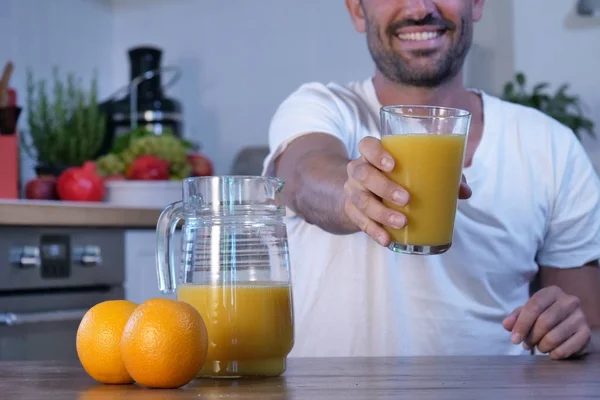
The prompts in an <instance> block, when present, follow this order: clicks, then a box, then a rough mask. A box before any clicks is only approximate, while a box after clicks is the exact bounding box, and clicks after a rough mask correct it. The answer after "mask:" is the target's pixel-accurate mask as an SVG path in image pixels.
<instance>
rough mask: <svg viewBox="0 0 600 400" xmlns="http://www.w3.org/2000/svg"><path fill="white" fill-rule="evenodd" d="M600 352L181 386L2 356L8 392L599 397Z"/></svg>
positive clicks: (297, 371) (336, 369)
mask: <svg viewBox="0 0 600 400" xmlns="http://www.w3.org/2000/svg"><path fill="white" fill-rule="evenodd" d="M599 377H600V357H599V356H593V357H587V358H585V359H582V360H576V361H552V360H550V359H549V358H547V357H543V356H518V357H517V356H513V357H510V356H508V357H423V358H333V359H309V358H304V359H292V360H290V361H289V366H288V370H287V372H286V373H285V374H284V375H283V376H282V377H279V378H270V379H255V380H203V379H202V380H201V379H197V380H194V381H192V382H191V383H190V384H189V385H187V386H185V387H183V388H180V389H176V390H157V389H143V388H140V387H138V386H137V385H120V386H112V385H111V386H109V385H101V384H97V383H95V382H94V381H93V380H92V379H91V378H89V377H88V376H87V375H86V374H85V372H84V371H83V369H82V368H81V366H80V365H79V364H78V363H76V362H75V363H64V362H0V397H1V398H2V399H7V400H8V399H42V398H43V399H46V400H54V399H60V400H65V399H192V398H194V399H196V398H202V399H224V398H243V399H343V400H353V399H361V400H362V399H375V398H377V399H381V398H385V399H402V398H406V399H441V398H443V399H461V400H462V399H484V400H492V399H502V400H507V399H515V400H517V399H518V400H521V399H569V400H576V399H583V398H585V399H600V379H599Z"/></svg>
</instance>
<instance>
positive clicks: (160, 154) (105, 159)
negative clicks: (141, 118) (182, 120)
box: [97, 128, 192, 180]
mask: <svg viewBox="0 0 600 400" xmlns="http://www.w3.org/2000/svg"><path fill="white" fill-rule="evenodd" d="M189 149H190V145H189V144H188V143H187V142H186V141H185V140H182V139H180V138H178V137H176V136H174V135H173V134H171V133H169V132H163V133H162V134H161V135H154V134H153V133H151V132H148V131H147V130H145V129H143V128H137V129H136V130H134V131H132V132H130V133H129V134H127V135H124V136H121V137H119V138H118V139H117V141H116V142H115V145H114V146H113V149H112V150H111V152H110V153H109V154H106V155H104V156H102V157H100V158H98V160H97V165H98V172H99V173H100V174H101V175H102V176H109V175H114V174H126V172H127V170H128V169H129V168H130V166H131V164H132V163H134V162H135V161H136V160H137V159H138V158H139V157H141V156H154V157H157V158H159V159H161V160H163V161H165V162H167V165H168V173H169V176H168V177H167V178H166V179H165V180H168V179H184V178H187V177H189V176H191V174H192V165H191V163H190V161H189V160H188V151H189ZM127 179H133V178H127Z"/></svg>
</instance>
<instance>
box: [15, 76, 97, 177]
mask: <svg viewBox="0 0 600 400" xmlns="http://www.w3.org/2000/svg"><path fill="white" fill-rule="evenodd" d="M53 75H54V87H53V88H52V94H53V95H52V98H51V97H50V96H49V94H48V85H47V82H46V81H45V80H39V81H37V82H36V81H35V79H34V76H33V72H32V71H31V70H28V71H27V103H26V108H27V123H28V125H29V138H30V143H25V146H24V147H25V149H26V151H27V152H28V154H29V155H30V156H31V157H32V158H37V161H38V163H39V164H41V165H46V166H53V167H68V166H73V165H81V164H83V163H84V162H85V161H88V160H92V159H94V158H95V157H96V156H97V153H98V151H99V149H100V146H101V145H102V141H103V139H104V135H105V124H106V121H105V117H104V115H103V114H102V113H101V112H100V111H99V110H98V99H97V97H98V90H97V83H96V77H95V76H94V78H93V79H92V83H91V87H90V89H89V91H87V92H86V91H85V90H84V89H83V88H82V85H81V83H80V81H79V80H76V78H75V76H74V74H72V73H70V74H68V75H67V79H66V83H65V82H63V80H61V78H60V76H59V74H58V70H57V69H56V68H55V69H54V74H53ZM34 150H35V151H34Z"/></svg>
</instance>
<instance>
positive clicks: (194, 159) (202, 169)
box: [188, 153, 214, 176]
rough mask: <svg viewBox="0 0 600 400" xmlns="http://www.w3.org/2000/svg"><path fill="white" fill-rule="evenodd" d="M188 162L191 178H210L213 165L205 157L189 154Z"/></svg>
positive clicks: (198, 154)
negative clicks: (190, 166) (190, 167)
mask: <svg viewBox="0 0 600 400" xmlns="http://www.w3.org/2000/svg"><path fill="white" fill-rule="evenodd" d="M188 160H189V162H190V164H191V165H192V176H211V175H212V174H213V172H214V171H213V164H212V162H211V161H210V160H209V159H208V157H206V156H205V155H203V154H200V153H194V154H190V155H188Z"/></svg>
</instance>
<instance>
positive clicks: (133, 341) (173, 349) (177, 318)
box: [121, 298, 208, 389]
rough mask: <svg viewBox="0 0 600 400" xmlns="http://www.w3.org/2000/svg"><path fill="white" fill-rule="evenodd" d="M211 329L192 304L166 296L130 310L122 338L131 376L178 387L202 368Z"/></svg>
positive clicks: (147, 382) (148, 383)
mask: <svg viewBox="0 0 600 400" xmlns="http://www.w3.org/2000/svg"><path fill="white" fill-rule="evenodd" d="M207 351H208V333H207V330H206V325H205V324H204V320H203V319H202V317H201V316H200V313H198V311H197V310H196V309H195V308H194V307H192V306H191V305H189V304H187V303H184V302H181V301H177V300H170V299H164V298H157V299H151V300H147V301H145V302H144V303H142V304H140V306H139V307H138V308H137V309H136V310H135V311H134V312H133V314H131V317H130V318H129V321H128V322H127V325H126V326H125V330H124V331H123V337H122V339H121V354H122V356H123V362H124V363H125V367H126V368H127V371H128V372H129V374H131V377H132V378H133V379H134V380H135V381H136V382H137V383H138V384H140V385H142V386H146V387H149V388H163V389H169V388H178V387H181V386H183V385H186V384H187V383H189V382H190V381H191V380H192V379H194V377H195V376H196V374H197V373H198V372H199V371H200V369H201V368H202V366H203V364H204V361H205V360H206V354H207Z"/></svg>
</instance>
